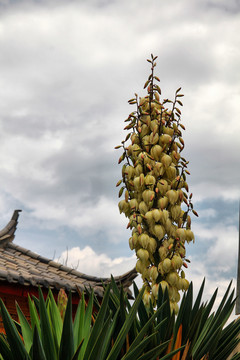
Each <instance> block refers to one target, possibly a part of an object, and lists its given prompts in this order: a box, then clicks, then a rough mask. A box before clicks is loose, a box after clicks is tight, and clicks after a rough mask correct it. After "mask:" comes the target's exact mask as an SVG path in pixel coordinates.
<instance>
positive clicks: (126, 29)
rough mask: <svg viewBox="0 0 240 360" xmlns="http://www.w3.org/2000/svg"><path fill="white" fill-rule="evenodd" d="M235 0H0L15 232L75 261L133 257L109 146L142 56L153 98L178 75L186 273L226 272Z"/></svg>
mask: <svg viewBox="0 0 240 360" xmlns="http://www.w3.org/2000/svg"><path fill="white" fill-rule="evenodd" d="M239 31H240V1H239V0H208V1H207V0H201V1H200V0H199V1H190V0H182V1H177V0H172V1H171V2H166V1H163V0H156V1H155V0H132V1H128V0H121V1H117V0H115V1H114V0H113V1H108V0H88V1H84V0H82V1H71V0H70V1H69V0H65V1H64V0H60V1H59V0H55V1H54V0H45V1H41V0H39V1H37V0H36V1H33V0H32V1H31V0H30V1H14V0H9V1H8V0H0V84H1V86H0V179H1V180H0V214H1V215H0V225H1V224H2V227H3V226H4V225H5V224H6V223H7V222H8V220H9V218H10V217H11V215H12V212H13V210H14V209H22V210H23V212H22V213H21V214H20V219H19V226H18V230H17V234H16V238H15V243H17V244H19V245H21V246H23V247H26V248H28V249H31V250H32V251H35V252H38V253H39V254H41V255H44V256H47V257H49V258H55V259H57V260H59V261H65V260H64V259H66V253H68V265H69V266H75V267H76V266H77V265H78V266H79V270H80V271H82V272H85V273H87V274H92V275H99V276H100V275H102V276H108V275H109V274H110V273H113V274H121V273H124V272H126V271H127V270H129V269H131V268H132V267H133V266H134V264H135V257H134V254H133V252H131V250H130V249H129V248H128V238H129V236H130V231H129V230H126V225H127V221H126V218H125V217H124V216H123V215H120V214H119V212H118V207H117V203H118V196H117V193H118V191H117V189H116V188H115V184H116V182H117V181H118V180H119V178H120V177H121V169H120V167H119V166H118V165H117V160H118V158H119V156H120V152H119V151H117V150H114V146H116V145H118V144H119V143H120V142H121V141H122V140H123V138H124V136H125V135H126V134H125V133H124V131H123V130H122V129H123V127H124V126H125V124H124V120H125V119H126V117H127V116H128V114H129V113H130V112H131V111H133V108H132V107H130V106H129V105H128V103H127V101H128V99H130V98H131V97H132V96H133V94H134V93H136V92H137V93H138V94H139V95H145V93H144V91H143V85H144V83H145V81H146V79H147V77H148V75H149V70H150V69H149V64H148V63H147V62H146V59H147V58H148V57H149V56H150V54H151V53H153V54H154V55H157V56H158V66H157V75H158V76H159V77H160V78H161V88H162V92H163V97H164V98H167V97H169V98H172V97H173V96H174V91H175V90H176V89H177V88H178V87H179V86H181V87H182V89H183V93H184V94H185V97H184V98H183V99H184V107H183V116H182V118H183V123H184V125H185V126H186V132H185V134H184V140H185V144H186V147H185V152H184V156H185V158H187V159H188V160H190V164H189V170H190V171H191V176H189V180H188V182H189V186H190V191H191V192H193V202H194V206H195V209H196V210H197V211H198V213H199V215H200V216H199V218H198V219H196V218H195V219H193V220H194V221H193V226H192V228H193V231H194V233H195V237H196V243H195V245H189V246H188V249H187V251H188V254H189V258H190V259H191V261H192V263H191V264H190V266H189V270H188V272H187V277H188V278H189V279H190V280H193V281H194V283H195V287H196V288H198V286H199V284H200V283H201V281H202V279H203V277H204V276H205V277H206V278H207V288H206V294H208V293H209V294H210V293H211V292H212V290H213V289H214V288H215V287H217V286H219V287H220V294H221V293H223V291H224V290H225V288H226V285H227V284H228V282H229V280H230V279H232V278H236V266H237V252H238V199H239V184H240V163H239V154H240V141H239V135H240V121H239V116H240V101H239V95H240V72H239V64H240V38H239Z"/></svg>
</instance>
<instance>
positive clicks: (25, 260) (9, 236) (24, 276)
mask: <svg viewBox="0 0 240 360" xmlns="http://www.w3.org/2000/svg"><path fill="white" fill-rule="evenodd" d="M20 211H21V210H15V211H14V213H13V216H12V219H11V220H10V222H9V223H8V224H7V225H6V226H5V227H4V228H3V229H2V230H1V231H0V298H2V300H3V301H4V303H5V305H6V307H7V309H8V311H9V313H10V315H11V316H12V318H13V319H15V320H17V318H18V317H17V312H16V306H15V302H16V301H17V302H18V304H19V306H20V308H21V309H22V310H23V312H24V314H25V316H26V317H27V318H28V317H29V312H28V294H30V295H35V296H38V287H39V286H40V287H41V289H42V291H43V294H44V296H47V293H48V289H49V288H50V289H51V290H52V292H53V295H54V297H55V298H57V295H58V292H59V290H60V289H61V288H63V289H64V290H65V291H66V292H69V291H71V292H72V303H73V313H74V312H75V311H76V307H77V304H78V302H79V294H78V292H79V291H78V289H79V290H80V291H84V289H93V290H94V293H95V294H96V296H97V297H98V298H100V299H101V298H102V296H103V288H104V285H106V284H107V283H109V281H110V278H99V277H95V276H89V275H86V274H83V273H81V272H79V271H77V270H75V269H72V268H70V267H67V266H64V265H62V264H60V263H57V262H55V261H53V260H50V259H47V258H45V257H43V256H41V255H38V254H36V253H34V252H32V251H31V250H28V249H25V248H23V247H21V246H18V245H16V244H15V243H13V240H14V237H15V231H16V228H17V223H18V217H19V212H20ZM136 276H137V272H136V270H135V269H133V270H131V271H129V272H127V273H126V274H124V275H121V276H117V277H115V278H114V279H115V281H116V283H117V284H118V285H120V284H121V285H122V286H123V288H124V290H125V291H126V292H127V293H128V294H129V296H131V291H130V290H129V286H131V284H132V281H133V279H134V278H135V277H136ZM1 329H2V322H0V331H1Z"/></svg>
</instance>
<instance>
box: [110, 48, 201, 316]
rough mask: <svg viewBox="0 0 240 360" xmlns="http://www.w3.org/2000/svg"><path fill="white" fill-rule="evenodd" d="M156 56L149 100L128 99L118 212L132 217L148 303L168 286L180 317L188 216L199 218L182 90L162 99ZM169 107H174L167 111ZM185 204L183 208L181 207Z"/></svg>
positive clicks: (189, 238)
mask: <svg viewBox="0 0 240 360" xmlns="http://www.w3.org/2000/svg"><path fill="white" fill-rule="evenodd" d="M156 58H157V57H153V55H152V56H151V60H147V61H148V62H150V64H151V74H150V76H149V78H148V80H147V82H146V83H145V85H144V88H145V89H147V95H146V96H145V97H138V95H137V94H135V98H133V99H130V100H129V104H133V105H135V106H136V110H135V111H133V112H132V113H131V114H130V115H129V116H128V118H127V119H126V120H125V121H126V122H127V125H126V127H125V130H129V131H130V132H129V133H128V135H127V136H126V138H125V140H124V141H122V144H121V145H119V146H116V148H117V149H118V148H122V149H123V154H122V155H121V156H120V158H119V163H123V166H122V179H121V180H119V181H118V183H117V186H120V185H121V184H122V187H121V188H120V191H119V197H121V196H122V195H123V196H124V199H123V200H121V201H120V202H119V204H118V205H119V210H120V213H122V212H123V213H124V214H125V216H126V217H127V218H128V219H129V223H128V226H127V227H128V228H130V229H131V230H132V236H131V237H130V239H129V246H130V248H131V250H135V252H136V255H137V258H138V260H137V263H136V269H137V271H138V272H139V273H140V274H141V275H142V278H143V281H144V283H145V285H147V286H146V290H145V293H144V302H145V304H148V303H149V302H150V299H151V301H152V302H153V304H154V303H155V301H156V298H157V294H158V287H159V285H161V287H162V288H163V290H164V289H165V288H166V287H167V288H168V292H169V295H170V304H171V308H172V310H174V311H175V313H177V311H178V304H177V303H178V302H179V300H180V294H179V290H183V291H186V290H187V289H188V286H189V282H188V280H187V279H185V273H184V271H183V270H182V267H187V264H186V261H187V262H188V261H189V260H187V259H186V250H185V243H186V242H187V243H189V242H190V241H194V234H193V232H192V230H191V217H190V214H189V213H190V212H193V213H194V214H195V215H196V216H198V214H197V213H196V211H195V210H193V204H192V201H191V198H192V194H190V195H188V184H187V181H186V174H190V173H189V171H188V170H187V165H188V161H186V159H185V158H183V157H182V155H181V153H182V150H183V148H184V140H183V138H182V131H183V130H185V127H184V125H183V124H182V123H181V110H180V109H179V107H181V106H182V105H183V104H182V102H181V100H180V99H181V97H182V96H183V95H182V94H181V93H180V90H181V88H179V89H177V91H176V92H175V98H174V100H173V101H171V100H169V99H163V100H161V89H160V87H159V85H158V83H159V81H160V80H159V78H158V77H157V76H155V75H154V68H155V66H156V62H155V60H156ZM169 107H170V108H169ZM183 203H184V204H185V206H184V207H185V210H183V208H182V205H183Z"/></svg>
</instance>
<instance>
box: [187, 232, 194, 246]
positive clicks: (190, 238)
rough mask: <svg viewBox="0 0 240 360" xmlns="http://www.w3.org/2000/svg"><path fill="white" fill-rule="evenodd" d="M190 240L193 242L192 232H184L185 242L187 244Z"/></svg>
mask: <svg viewBox="0 0 240 360" xmlns="http://www.w3.org/2000/svg"><path fill="white" fill-rule="evenodd" d="M192 240H193V242H194V234H193V232H192V230H186V241H187V242H188V243H189V242H190V241H192Z"/></svg>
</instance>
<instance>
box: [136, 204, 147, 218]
mask: <svg viewBox="0 0 240 360" xmlns="http://www.w3.org/2000/svg"><path fill="white" fill-rule="evenodd" d="M138 208H139V211H140V213H141V214H142V215H145V214H146V212H148V206H147V204H146V203H145V202H144V201H141V202H140V203H139V206H138Z"/></svg>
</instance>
